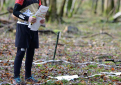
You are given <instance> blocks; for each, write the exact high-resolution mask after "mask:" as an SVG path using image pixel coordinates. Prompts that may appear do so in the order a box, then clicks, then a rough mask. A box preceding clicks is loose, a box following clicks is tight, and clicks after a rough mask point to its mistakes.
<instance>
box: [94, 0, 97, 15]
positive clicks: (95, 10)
mask: <svg viewBox="0 0 121 85" xmlns="http://www.w3.org/2000/svg"><path fill="white" fill-rule="evenodd" d="M97 6H98V0H96V1H95V9H94V13H95V14H97Z"/></svg>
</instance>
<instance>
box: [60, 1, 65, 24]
mask: <svg viewBox="0 0 121 85" xmlns="http://www.w3.org/2000/svg"><path fill="white" fill-rule="evenodd" d="M65 2H66V0H63V1H62V4H61V8H60V12H59V18H60V22H62V17H63V13H64V6H65Z"/></svg>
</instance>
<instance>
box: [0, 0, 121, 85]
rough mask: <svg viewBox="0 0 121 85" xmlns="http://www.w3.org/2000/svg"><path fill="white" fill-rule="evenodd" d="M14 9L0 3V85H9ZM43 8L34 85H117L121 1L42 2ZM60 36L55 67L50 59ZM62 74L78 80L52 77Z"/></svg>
mask: <svg viewBox="0 0 121 85" xmlns="http://www.w3.org/2000/svg"><path fill="white" fill-rule="evenodd" d="M14 4H15V0H0V85H11V84H12V78H13V63H14V58H15V56H16V47H15V46H14V43H15V33H16V30H15V29H16V22H17V18H16V17H15V16H13V15H12V12H13V7H14ZM42 5H45V6H49V10H48V13H47V15H46V27H40V28H39V41H40V48H39V49H36V51H35V56H34V62H33V67H32V74H34V77H35V78H37V79H38V80H39V83H38V85H120V84H121V73H120V71H121V63H120V62H121V22H120V21H121V19H120V16H121V13H120V11H121V6H120V5H121V1H120V0H42ZM117 13H118V14H117ZM114 15H115V16H114ZM58 32H61V37H60V38H59V42H58V46H57V51H56V56H55V60H54V63H53V62H52V61H49V60H52V59H53V55H54V50H55V44H56V40H57V33H58ZM24 60H25V58H24ZM24 60H23V63H22V68H21V75H20V76H21V79H22V80H23V84H25V82H24V72H25V70H24ZM65 75H70V76H71V75H78V76H79V78H77V79H72V80H70V81H67V80H66V79H63V80H57V79H55V78H52V77H57V76H65ZM26 84H27V82H26ZM29 84H30V83H29Z"/></svg>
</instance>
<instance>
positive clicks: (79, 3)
mask: <svg viewBox="0 0 121 85" xmlns="http://www.w3.org/2000/svg"><path fill="white" fill-rule="evenodd" d="M82 2H83V0H79V2H78V5H77V8H76V9H75V11H74V13H75V14H77V12H78V10H79V8H80V6H81V4H82Z"/></svg>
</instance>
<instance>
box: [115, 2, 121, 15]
mask: <svg viewBox="0 0 121 85" xmlns="http://www.w3.org/2000/svg"><path fill="white" fill-rule="evenodd" d="M115 8H116V11H115V13H117V12H119V9H120V0H117V2H116V4H115Z"/></svg>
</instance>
